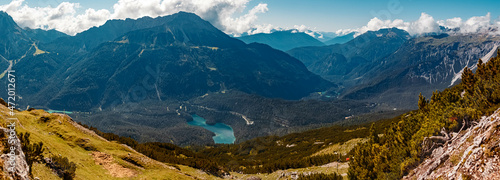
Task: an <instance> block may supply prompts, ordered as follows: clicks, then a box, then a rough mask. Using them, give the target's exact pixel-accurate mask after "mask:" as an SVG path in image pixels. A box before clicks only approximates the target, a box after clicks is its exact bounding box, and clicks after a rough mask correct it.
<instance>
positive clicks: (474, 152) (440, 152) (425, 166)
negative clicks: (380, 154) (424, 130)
mask: <svg viewBox="0 0 500 180" xmlns="http://www.w3.org/2000/svg"><path fill="white" fill-rule="evenodd" d="M403 179H418V180H421V179H500V109H498V110H497V111H496V112H495V113H493V115H491V116H489V117H482V118H481V120H480V121H479V122H478V123H477V124H476V125H474V126H472V127H470V128H469V129H467V130H465V131H462V132H460V133H459V134H457V135H455V136H453V137H451V141H448V142H447V143H446V144H444V145H443V146H442V147H439V148H436V149H434V150H433V151H432V154H431V155H430V156H429V158H427V159H426V160H424V162H423V163H421V164H420V165H419V166H418V167H417V168H415V169H414V170H413V171H412V172H411V173H410V174H409V175H408V176H405V177H404V178H403Z"/></svg>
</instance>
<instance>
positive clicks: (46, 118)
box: [40, 116, 50, 123]
mask: <svg viewBox="0 0 500 180" xmlns="http://www.w3.org/2000/svg"><path fill="white" fill-rule="evenodd" d="M40 121H42V122H43V123H46V122H49V121H50V118H49V117H47V116H43V117H41V118H40Z"/></svg>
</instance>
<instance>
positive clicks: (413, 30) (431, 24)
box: [336, 13, 500, 36]
mask: <svg viewBox="0 0 500 180" xmlns="http://www.w3.org/2000/svg"><path fill="white" fill-rule="evenodd" d="M439 26H443V27H447V28H450V29H456V28H458V29H460V31H459V32H458V33H478V32H486V31H487V30H489V29H491V28H495V27H496V28H498V27H500V23H498V22H496V23H492V21H491V17H490V13H488V14H486V16H477V17H471V18H469V19H468V20H466V21H463V20H462V18H460V17H455V18H451V19H447V20H439V21H436V20H435V19H434V18H433V17H432V16H431V15H429V14H427V13H422V14H421V15H420V18H419V19H418V20H416V21H413V22H405V21H403V20H401V19H395V20H384V21H383V20H380V19H378V18H377V17H374V18H373V19H371V20H370V21H369V22H368V23H367V25H365V26H363V27H361V28H358V29H340V30H338V31H336V33H337V35H345V34H349V33H351V32H355V33H356V34H355V36H358V35H360V34H363V33H365V32H367V31H377V30H380V29H383V28H393V27H395V28H398V29H402V30H405V31H408V33H410V34H411V35H421V34H426V33H435V32H440V31H441V29H440V27H439Z"/></svg>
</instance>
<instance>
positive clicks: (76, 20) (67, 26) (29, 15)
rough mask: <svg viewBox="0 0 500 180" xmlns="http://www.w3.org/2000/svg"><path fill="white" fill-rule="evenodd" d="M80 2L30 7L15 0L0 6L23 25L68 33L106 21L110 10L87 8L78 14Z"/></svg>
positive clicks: (21, 0)
mask: <svg viewBox="0 0 500 180" xmlns="http://www.w3.org/2000/svg"><path fill="white" fill-rule="evenodd" d="M77 8H80V4H79V3H69V2H62V3H60V4H59V5H58V6H57V7H50V6H47V7H29V6H28V5H26V4H24V0H13V1H12V2H10V3H9V4H6V5H2V6H0V10H2V11H5V12H7V13H8V14H9V15H10V16H12V18H13V19H14V20H15V21H16V23H17V24H18V25H19V26H21V27H29V28H41V29H56V30H58V31H61V32H64V33H67V34H76V33H78V32H81V31H83V30H86V29H88V28H90V27H92V26H95V25H101V24H104V22H106V20H107V19H108V17H109V15H110V12H109V11H108V10H98V11H96V10H94V9H87V10H86V11H85V14H80V15H77V14H76V9H77Z"/></svg>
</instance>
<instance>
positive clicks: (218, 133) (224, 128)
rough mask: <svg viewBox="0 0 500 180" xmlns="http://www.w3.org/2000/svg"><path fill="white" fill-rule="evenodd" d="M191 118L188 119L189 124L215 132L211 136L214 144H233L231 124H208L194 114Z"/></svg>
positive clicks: (234, 138)
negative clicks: (190, 119)
mask: <svg viewBox="0 0 500 180" xmlns="http://www.w3.org/2000/svg"><path fill="white" fill-rule="evenodd" d="M192 117H193V120H192V121H189V122H188V124H189V125H193V126H200V127H202V128H205V129H207V130H209V131H212V132H213V133H215V136H214V137H212V138H213V139H214V141H215V143H216V144H233V143H234V141H235V140H236V137H234V131H233V128H231V126H228V125H227V124H224V123H216V124H215V125H208V124H207V123H206V120H205V119H204V118H202V117H200V116H198V115H196V114H193V115H192Z"/></svg>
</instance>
